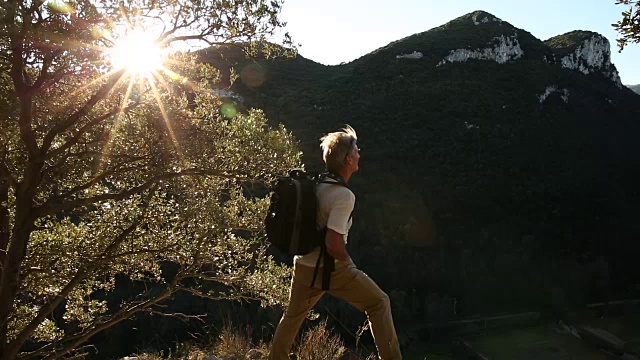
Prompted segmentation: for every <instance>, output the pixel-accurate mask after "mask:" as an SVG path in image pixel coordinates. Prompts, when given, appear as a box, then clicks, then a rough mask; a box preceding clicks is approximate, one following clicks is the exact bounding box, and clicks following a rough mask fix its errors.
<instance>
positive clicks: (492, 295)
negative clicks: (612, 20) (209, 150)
mask: <svg viewBox="0 0 640 360" xmlns="http://www.w3.org/2000/svg"><path fill="white" fill-rule="evenodd" d="M227 50H228V49H226V48H217V49H210V50H209V52H208V54H206V55H204V57H203V59H204V60H205V61H209V62H211V63H213V64H214V65H217V66H220V67H223V68H225V67H228V66H233V67H234V68H235V69H236V70H237V71H239V72H241V73H242V72H243V71H244V72H245V74H244V75H241V77H240V81H237V82H236V83H235V84H234V85H233V87H232V90H233V91H235V92H237V93H238V94H240V95H241V96H242V98H243V101H244V103H243V105H244V106H252V107H259V108H262V109H264V110H265V111H266V113H267V115H268V116H269V118H270V119H272V121H273V122H274V124H275V123H283V124H284V125H286V126H287V128H289V129H291V130H292V131H293V133H294V134H295V135H296V136H297V137H298V138H299V139H300V143H301V147H302V149H303V151H304V156H305V163H306V164H307V167H308V168H312V169H320V168H321V162H320V155H319V151H318V150H317V146H318V138H319V137H320V136H321V135H322V134H323V133H326V132H328V131H332V130H334V129H336V128H338V127H340V126H342V125H343V124H346V123H348V124H350V125H353V126H354V127H355V128H356V130H357V131H358V134H359V136H360V141H359V144H360V145H361V147H362V153H361V154H362V161H361V171H360V173H359V174H357V175H356V176H355V177H354V178H353V180H352V187H353V189H354V191H355V193H356V196H357V198H358V201H357V205H356V206H357V208H356V210H355V214H356V215H355V219H356V220H355V222H354V228H353V230H352V234H351V235H350V237H349V239H350V244H349V246H350V251H351V252H352V253H353V256H354V259H355V261H356V263H358V264H359V265H360V266H361V267H363V268H364V269H365V270H367V271H368V272H369V273H370V274H371V276H372V277H373V278H375V279H376V280H377V281H379V283H380V284H381V286H382V287H383V288H385V289H386V290H388V291H389V292H390V293H391V294H392V295H393V296H392V298H395V299H396V301H397V302H401V303H403V304H404V307H403V308H402V309H401V310H398V318H399V319H400V320H401V321H403V320H406V321H409V320H417V319H424V320H429V319H431V320H433V319H434V316H436V317H438V316H440V317H445V318H446V317H448V316H453V313H454V312H455V314H457V315H470V314H475V313H492V312H502V311H516V310H525V309H532V308H536V309H539V308H541V307H545V306H550V307H554V306H557V303H558V302H566V303H570V304H574V305H575V304H582V303H586V302H588V301H600V300H605V299H614V298H627V297H632V296H636V297H637V296H640V283H638V280H637V279H638V275H640V274H638V269H637V267H636V266H635V265H634V264H635V261H636V260H635V259H637V258H638V255H640V246H638V243H637V240H636V239H637V238H638V237H639V236H640V227H638V225H637V214H638V210H637V208H638V202H637V199H639V198H640V197H639V195H640V194H639V192H638V187H637V185H636V183H637V179H639V178H640V166H638V165H640V142H639V141H637V137H638V136H639V135H640V122H639V121H638V119H640V108H638V106H637V104H638V101H639V100H640V97H639V96H638V95H636V94H634V93H633V92H632V91H631V90H629V89H628V88H627V87H624V86H622V84H621V81H620V78H619V76H618V72H617V70H616V69H615V66H614V65H613V64H612V63H611V60H610V44H609V43H608V41H607V40H606V38H604V37H603V36H601V35H599V34H597V33H593V32H588V31H575V32H570V33H567V34H563V35H559V36H557V37H554V38H551V39H548V40H546V41H542V40H539V39H537V38H535V37H534V36H533V35H531V34H530V33H528V32H527V31H525V30H523V29H519V28H517V27H515V26H513V25H511V24H509V23H508V22H506V21H504V20H501V19H498V18H496V17H495V16H493V15H491V14H489V13H486V12H483V11H477V12H474V13H470V14H467V15H464V16H462V17H460V18H457V19H455V20H452V21H451V22H449V23H447V24H445V25H443V26H440V27H437V28H434V29H431V30H428V31H425V32H423V33H419V34H415V35H412V36H409V37H407V38H404V39H400V40H398V41H395V42H393V43H390V44H388V45H387V46H385V47H382V48H380V49H377V50H375V51H373V52H371V53H369V54H366V55H364V56H362V57H360V58H359V59H357V60H355V61H353V62H351V63H348V64H344V65H339V66H324V65H321V64H318V63H315V62H313V61H311V60H308V59H304V58H303V57H301V56H298V57H296V58H294V59H277V60H260V61H255V62H247V61H246V60H244V59H243V58H242V57H234V58H233V60H228V59H227V58H225V55H224V54H226V53H227ZM222 58H225V59H227V60H223V59H222ZM256 78H258V79H260V81H255V79H256ZM507 289H508V291H506V290H507ZM398 299H401V300H398ZM397 302H396V303H397ZM394 316H395V313H394Z"/></svg>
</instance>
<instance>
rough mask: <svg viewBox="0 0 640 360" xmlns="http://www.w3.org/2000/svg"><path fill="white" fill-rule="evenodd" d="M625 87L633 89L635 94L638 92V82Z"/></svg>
mask: <svg viewBox="0 0 640 360" xmlns="http://www.w3.org/2000/svg"><path fill="white" fill-rule="evenodd" d="M627 87H628V88H629V89H631V90H633V91H634V92H635V93H636V94H640V84H638V85H627Z"/></svg>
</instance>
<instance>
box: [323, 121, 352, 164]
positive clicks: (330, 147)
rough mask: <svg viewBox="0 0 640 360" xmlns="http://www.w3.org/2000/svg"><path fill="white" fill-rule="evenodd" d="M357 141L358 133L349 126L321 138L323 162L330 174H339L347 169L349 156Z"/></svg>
mask: <svg viewBox="0 0 640 360" xmlns="http://www.w3.org/2000/svg"><path fill="white" fill-rule="evenodd" d="M357 140H358V135H356V131H355V130H354V129H353V128H352V127H351V126H349V125H347V126H346V127H345V128H343V129H340V131H336V132H332V133H329V134H327V135H325V136H323V137H321V138H320V149H322V160H323V161H324V163H325V165H326V167H327V170H328V171H329V172H332V173H338V172H339V171H340V170H342V169H343V168H344V167H345V165H346V159H347V155H349V154H350V153H351V150H352V149H353V145H354V144H355V142H356V141H357Z"/></svg>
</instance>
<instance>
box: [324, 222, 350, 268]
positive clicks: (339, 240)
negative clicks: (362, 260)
mask: <svg viewBox="0 0 640 360" xmlns="http://www.w3.org/2000/svg"><path fill="white" fill-rule="evenodd" d="M324 242H325V245H326V246H327V252H328V253H329V255H331V256H333V257H334V258H335V259H338V260H340V261H348V260H349V259H350V257H349V253H348V252H347V247H346V244H345V243H344V235H342V234H340V233H338V232H336V231H334V230H331V229H327V235H326V237H325V239H324Z"/></svg>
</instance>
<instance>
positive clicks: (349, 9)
mask: <svg viewBox="0 0 640 360" xmlns="http://www.w3.org/2000/svg"><path fill="white" fill-rule="evenodd" d="M626 9H627V7H626V6H624V5H615V0H537V1H518V0H516V1H514V0H485V1H480V0H478V1H473V0H439V1H436V0H285V4H284V7H283V10H282V18H283V20H285V21H287V23H288V25H287V28H286V31H288V32H289V33H290V34H291V36H292V37H293V39H294V41H296V42H297V43H300V44H301V45H302V46H301V47H300V49H299V50H300V54H301V55H302V56H304V57H306V58H308V59H311V60H314V61H316V62H319V63H322V64H327V65H335V64H339V63H340V62H342V61H345V62H349V61H352V60H354V59H357V58H359V57H360V56H363V55H365V54H367V53H369V52H371V51H373V50H375V49H377V48H380V47H382V46H385V45H387V44H388V43H390V42H392V41H395V40H398V39H401V38H403V37H405V36H409V35H412V34H415V33H419V32H423V31H427V30H429V29H432V28H434V27H436V26H440V25H442V24H444V23H446V22H448V21H450V20H453V19H455V18H457V17H459V16H462V15H464V14H467V13H470V12H472V11H475V10H484V11H487V12H489V13H491V14H493V15H495V16H497V17H498V18H500V19H502V20H504V21H507V22H509V23H511V24H512V25H514V26H515V27H518V28H521V29H524V30H526V31H528V32H530V33H531V34H533V36H535V37H537V38H539V39H541V40H546V39H548V38H550V37H552V36H555V35H560V34H564V33H566V32H569V31H573V30H590V31H595V32H598V33H600V34H602V35H604V36H605V37H607V39H609V42H610V43H611V55H612V62H613V63H614V64H615V65H616V67H617V68H618V71H619V72H620V77H621V78H622V82H623V83H624V84H628V85H633V84H640V65H638V64H639V62H640V44H630V45H628V46H627V47H626V48H625V49H624V50H623V51H622V53H619V52H618V47H617V44H616V42H615V39H616V38H617V33H616V31H615V30H614V29H613V28H612V27H611V24H612V23H614V22H617V21H618V20H620V19H621V15H620V14H621V12H622V11H624V10H626Z"/></svg>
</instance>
